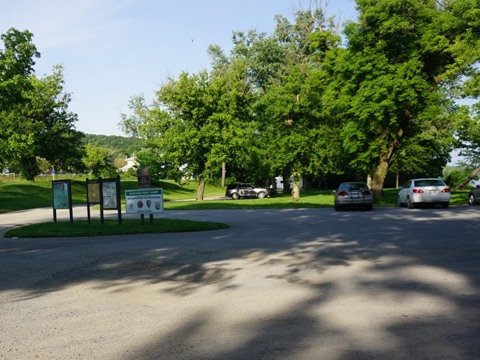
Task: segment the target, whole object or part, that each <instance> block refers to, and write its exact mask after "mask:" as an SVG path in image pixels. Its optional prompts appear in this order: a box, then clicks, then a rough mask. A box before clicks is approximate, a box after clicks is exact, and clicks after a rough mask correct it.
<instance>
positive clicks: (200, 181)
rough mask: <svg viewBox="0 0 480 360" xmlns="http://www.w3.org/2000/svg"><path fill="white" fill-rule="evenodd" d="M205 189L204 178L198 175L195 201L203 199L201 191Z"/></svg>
mask: <svg viewBox="0 0 480 360" xmlns="http://www.w3.org/2000/svg"><path fill="white" fill-rule="evenodd" d="M204 191H205V179H204V178H203V177H200V178H199V179H198V189H197V198H196V201H203V192H204Z"/></svg>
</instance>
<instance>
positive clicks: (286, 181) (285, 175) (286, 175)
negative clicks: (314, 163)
mask: <svg viewBox="0 0 480 360" xmlns="http://www.w3.org/2000/svg"><path fill="white" fill-rule="evenodd" d="M282 179H283V193H284V194H289V193H290V192H291V190H292V189H291V188H290V169H283V171H282Z"/></svg>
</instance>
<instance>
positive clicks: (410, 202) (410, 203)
mask: <svg viewBox="0 0 480 360" xmlns="http://www.w3.org/2000/svg"><path fill="white" fill-rule="evenodd" d="M413 207H414V206H413V202H412V200H410V198H407V208H409V209H413Z"/></svg>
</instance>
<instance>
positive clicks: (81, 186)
mask: <svg viewBox="0 0 480 360" xmlns="http://www.w3.org/2000/svg"><path fill="white" fill-rule="evenodd" d="M1 180H2V181H1V182H0V213H5V212H11V211H16V210H23V209H32V208H38V207H52V202H53V200H52V178H51V177H50V178H47V177H38V178H36V179H35V181H34V182H31V181H26V180H22V179H1ZM56 180H60V178H59V177H56ZM70 180H71V183H72V202H73V205H74V206H75V205H86V185H85V183H86V179H85V178H80V177H75V178H70ZM120 187H121V190H120V191H121V197H122V207H123V209H125V199H124V197H125V196H124V194H125V190H132V189H136V188H137V182H136V179H122V180H121V183H120ZM155 187H160V188H162V189H163V193H164V201H165V202H164V208H165V210H204V209H206V210H209V209H210V210H218V209H269V208H270V209H292V208H322V207H333V193H332V190H331V189H327V190H309V191H303V192H302V193H301V196H300V198H299V199H296V200H295V201H292V198H291V196H290V195H281V194H280V195H276V196H274V197H271V198H265V199H241V200H231V199H221V200H208V201H207V200H205V201H195V200H194V199H195V196H196V191H197V183H196V182H189V183H185V184H182V185H180V184H177V183H175V182H173V181H162V182H161V183H160V184H158V185H157V186H155ZM224 194H225V190H224V188H222V187H221V186H218V185H212V184H207V186H206V188H205V194H204V197H205V198H210V197H218V196H223V195H224ZM397 194H398V189H385V190H384V191H383V194H382V197H381V199H380V202H379V204H377V205H376V206H396V203H397ZM467 195H468V190H462V191H452V198H451V201H450V204H451V205H466V204H467ZM124 211H125V210H124ZM124 221H125V222H124V224H125V225H124V226H123V225H118V223H117V222H116V221H111V220H106V221H105V224H103V225H102V224H96V223H95V222H93V221H92V224H90V225H88V224H85V223H84V222H83V223H82V222H81V221H74V224H71V223H70V222H59V223H53V222H52V223H46V224H36V225H29V226H27V227H22V228H17V229H14V230H12V231H10V232H8V236H18V237H51V236H97V235H113V234H132V233H151V232H172V231H173V232H175V231H199V230H211V229H214V228H222V227H224V226H226V225H225V224H213V225H212V224H206V225H205V228H202V227H203V225H201V226H200V224H199V223H196V224H191V223H186V222H177V221H176V220H172V219H162V221H160V220H159V219H155V220H154V225H153V226H152V225H149V224H148V225H147V224H145V225H141V226H140V225H139V221H137V222H135V221H133V222H130V220H124ZM146 223H148V221H146ZM168 224H171V227H170V226H167V225H168Z"/></svg>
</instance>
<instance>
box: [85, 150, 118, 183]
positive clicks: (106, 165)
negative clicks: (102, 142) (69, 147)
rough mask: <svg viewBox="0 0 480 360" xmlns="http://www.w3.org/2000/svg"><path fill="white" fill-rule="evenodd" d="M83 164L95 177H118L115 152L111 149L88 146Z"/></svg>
mask: <svg viewBox="0 0 480 360" xmlns="http://www.w3.org/2000/svg"><path fill="white" fill-rule="evenodd" d="M83 163H84V164H85V167H86V168H87V169H88V170H89V171H90V172H91V173H92V175H93V176H94V177H105V178H110V177H115V176H117V169H116V167H115V151H114V150H113V149H111V148H106V147H103V146H95V145H90V144H87V146H86V147H85V156H84V158H83Z"/></svg>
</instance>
